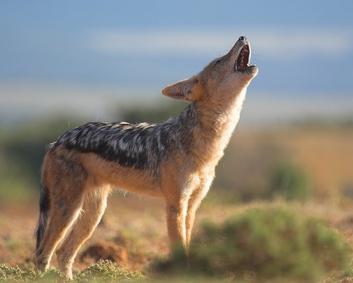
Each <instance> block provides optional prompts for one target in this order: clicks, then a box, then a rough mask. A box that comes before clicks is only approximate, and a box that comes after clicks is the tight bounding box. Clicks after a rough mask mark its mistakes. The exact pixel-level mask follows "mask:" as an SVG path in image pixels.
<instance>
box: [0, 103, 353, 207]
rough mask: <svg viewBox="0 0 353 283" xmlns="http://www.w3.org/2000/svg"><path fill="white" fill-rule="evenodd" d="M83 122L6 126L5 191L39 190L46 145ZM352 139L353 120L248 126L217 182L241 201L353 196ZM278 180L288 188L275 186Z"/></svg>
mask: <svg viewBox="0 0 353 283" xmlns="http://www.w3.org/2000/svg"><path fill="white" fill-rule="evenodd" d="M184 106H185V105H184V103H178V102H177V103H173V104H156V105H150V106H145V107H127V106H125V107H118V108H117V109H116V111H115V112H113V113H114V114H113V115H114V117H115V120H116V121H129V122H141V121H148V122H151V123H155V122H158V121H163V120H166V119H167V118H169V117H171V116H175V115H177V114H178V113H179V112H180V111H181V109H182V108H183V107H184ZM81 123H83V121H82V120H80V119H77V118H74V117H72V118H70V117H51V118H50V119H49V118H48V119H46V120H44V119H42V120H33V121H28V122H26V123H22V124H19V125H16V126H12V127H2V128H1V129H0V198H1V199H7V198H10V199H11V198H16V199H26V198H28V197H29V196H31V195H32V196H34V195H35V194H36V192H37V187H38V184H39V175H40V166H41V161H42V158H43V156H44V153H45V148H46V146H47V144H48V143H50V142H52V141H54V140H55V139H56V138H57V137H58V136H59V135H61V134H62V133H63V132H64V131H65V130H68V129H70V128H73V127H75V126H77V125H79V124H81ZM352 144H353V126H352V121H351V120H349V119H342V120H336V121H335V120H325V119H312V120H302V121H300V122H296V123H287V124H285V125H282V126H280V127H279V126H278V127H273V126H272V127H271V126H267V127H262V128H254V127H252V128H249V129H248V128H246V127H243V126H241V127H239V129H237V130H236V132H235V135H234V137H233V138H232V140H231V142H230V145H229V147H228V148H227V150H226V153H225V156H224V158H223V159H222V161H221V162H220V164H219V166H218V167H217V175H216V176H217V177H216V180H215V182H214V187H215V189H216V190H218V191H219V192H223V193H224V194H228V195H232V199H237V200H239V201H248V200H254V199H268V198H273V197H275V196H276V194H278V195H279V196H282V197H283V196H286V194H287V196H288V192H291V193H290V194H293V190H294V195H295V197H297V196H298V198H301V197H300V195H301V196H303V193H304V195H305V196H309V195H310V196H312V197H315V198H331V197H339V198H341V197H343V198H353V171H352V170H351V169H352V166H353V146H352ZM274 178H277V179H276V180H277V181H274ZM273 182H277V183H276V185H275V186H276V187H280V188H282V189H277V191H275V192H274V190H273V187H274V185H273ZM278 182H279V183H278ZM278 190H279V191H278ZM281 190H283V191H281ZM297 191H298V193H297ZM300 191H301V193H300ZM305 198H306V197H305Z"/></svg>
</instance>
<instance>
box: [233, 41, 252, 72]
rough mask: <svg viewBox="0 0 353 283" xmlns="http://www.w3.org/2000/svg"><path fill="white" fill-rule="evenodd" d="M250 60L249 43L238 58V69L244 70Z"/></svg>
mask: <svg viewBox="0 0 353 283" xmlns="http://www.w3.org/2000/svg"><path fill="white" fill-rule="evenodd" d="M248 62H249V47H248V45H246V46H244V47H243V48H242V50H241V51H240V54H239V56H238V59H237V63H236V64H237V70H238V71H244V70H245V69H246V67H247V66H248Z"/></svg>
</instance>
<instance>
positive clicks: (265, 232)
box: [159, 207, 351, 282]
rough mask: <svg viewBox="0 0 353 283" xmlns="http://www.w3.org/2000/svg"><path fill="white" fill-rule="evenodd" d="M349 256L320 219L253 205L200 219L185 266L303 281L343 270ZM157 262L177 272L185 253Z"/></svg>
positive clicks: (199, 270) (201, 270)
mask: <svg viewBox="0 0 353 283" xmlns="http://www.w3.org/2000/svg"><path fill="white" fill-rule="evenodd" d="M350 255H351V251H350V247H349V246H348V244H347V243H346V242H345V241H344V240H343V238H342V237H341V236H340V235H339V234H338V233H336V231H334V230H332V229H331V228H329V227H328V226H327V225H325V223H323V222H322V221H319V220H316V219H313V218H309V217H304V216H302V215H299V214H298V213H294V212H293V211H291V210H289V209H285V208H280V207H272V208H267V209H264V208H257V209H249V210H248V211H245V212H243V213H242V214H241V215H237V216H234V217H232V218H230V219H228V220H226V221H225V222H224V224H222V225H216V224H212V223H208V224H204V225H203V228H202V229H201V231H200V233H199V234H198V235H197V236H196V237H195V239H194V240H193V242H192V246H191V249H190V254H189V266H190V268H188V270H189V272H190V273H198V274H205V275H208V276H217V277H218V276H220V277H232V278H233V277H234V278H239V277H243V278H244V277H248V276H249V275H251V276H252V277H254V278H256V279H257V280H260V281H264V280H265V279H267V280H268V279H276V278H288V279H293V280H294V279H295V280H301V281H305V282H307V281H315V280H317V279H318V278H321V277H322V276H323V275H324V274H327V273H328V272H332V271H339V272H340V271H345V270H346V269H347V267H348V265H349V261H350ZM159 267H163V268H162V269H164V270H165V269H166V270H168V268H169V270H171V271H176V272H177V273H178V272H180V271H181V270H184V269H185V257H184V255H183V254H182V253H181V252H176V253H175V254H174V256H173V258H172V259H171V261H169V262H167V263H163V264H160V265H159ZM257 280H256V281H257Z"/></svg>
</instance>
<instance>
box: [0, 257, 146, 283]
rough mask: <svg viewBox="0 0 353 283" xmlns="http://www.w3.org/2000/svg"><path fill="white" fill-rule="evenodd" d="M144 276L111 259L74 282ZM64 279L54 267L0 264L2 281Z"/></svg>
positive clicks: (121, 280) (0, 280)
mask: <svg viewBox="0 0 353 283" xmlns="http://www.w3.org/2000/svg"><path fill="white" fill-rule="evenodd" d="M143 278H144V276H143V275H142V274H141V273H139V272H132V271H128V270H126V269H124V268H122V267H119V266H117V265H115V264H114V263H112V262H110V261H99V262H98V263H96V264H94V265H92V266H90V267H88V268H87V269H85V270H83V271H81V272H80V273H78V274H77V275H76V276H75V278H74V280H73V282H77V283H84V282H126V281H131V280H134V282H136V281H138V280H140V279H143ZM62 279H64V276H63V274H61V273H60V272H58V271H56V270H54V269H51V270H49V271H47V272H38V271H36V269H35V268H34V267H33V265H27V266H24V267H19V266H16V267H9V266H7V265H4V264H0V282H58V281H60V280H62Z"/></svg>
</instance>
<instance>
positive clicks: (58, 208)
mask: <svg viewBox="0 0 353 283" xmlns="http://www.w3.org/2000/svg"><path fill="white" fill-rule="evenodd" d="M66 155H68V154H67V153H65V155H64V154H56V153H49V154H48V155H47V156H46V158H45V163H44V167H43V171H42V181H43V185H45V186H46V187H47V189H48V200H49V210H48V223H47V225H46V227H44V228H43V231H44V234H43V238H42V239H41V241H40V242H38V249H37V250H36V264H37V267H38V269H40V270H46V269H47V268H48V267H49V264H50V260H51V258H52V255H53V253H54V251H55V248H56V247H57V245H58V243H59V242H60V241H61V240H62V239H63V238H64V236H65V234H66V233H67V231H68V229H69V228H70V227H71V226H72V224H73V223H74V222H75V221H76V219H77V217H78V215H79V214H80V211H81V207H82V203H83V194H84V190H85V186H86V183H87V182H86V180H87V173H86V171H85V170H84V168H83V167H82V166H81V165H80V164H79V163H77V162H76V161H75V160H74V158H73V156H66Z"/></svg>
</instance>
